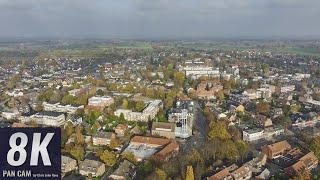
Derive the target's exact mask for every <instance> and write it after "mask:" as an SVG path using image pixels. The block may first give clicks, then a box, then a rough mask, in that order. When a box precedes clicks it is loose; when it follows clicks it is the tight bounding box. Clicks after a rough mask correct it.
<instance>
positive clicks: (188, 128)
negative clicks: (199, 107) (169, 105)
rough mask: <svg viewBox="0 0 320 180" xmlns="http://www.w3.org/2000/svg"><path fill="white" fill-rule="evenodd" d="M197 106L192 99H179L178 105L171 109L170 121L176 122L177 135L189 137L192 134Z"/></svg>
mask: <svg viewBox="0 0 320 180" xmlns="http://www.w3.org/2000/svg"><path fill="white" fill-rule="evenodd" d="M194 115H195V107H194V102H193V101H190V100H178V101H177V103H176V107H175V108H173V109H171V111H170V113H169V117H168V121H169V122H173V123H175V124H176V127H175V136H176V137H180V138H188V137H190V136H192V128H193V123H194Z"/></svg>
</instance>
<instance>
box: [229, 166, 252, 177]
mask: <svg viewBox="0 0 320 180" xmlns="http://www.w3.org/2000/svg"><path fill="white" fill-rule="evenodd" d="M231 174H232V176H233V178H234V179H237V180H245V179H247V180H249V179H251V177H252V171H251V169H250V167H248V166H246V165H243V166H241V167H239V168H238V169H236V170H235V171H233V172H232V173H231Z"/></svg>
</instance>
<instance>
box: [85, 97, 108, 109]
mask: <svg viewBox="0 0 320 180" xmlns="http://www.w3.org/2000/svg"><path fill="white" fill-rule="evenodd" d="M113 103H114V99H113V98H112V97H110V96H102V97H99V96H94V97H91V98H89V99H88V106H93V107H101V108H102V107H103V108H104V107H107V106H110V105H111V104H113Z"/></svg>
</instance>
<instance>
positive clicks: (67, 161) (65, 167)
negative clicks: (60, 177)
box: [61, 156, 78, 173]
mask: <svg viewBox="0 0 320 180" xmlns="http://www.w3.org/2000/svg"><path fill="white" fill-rule="evenodd" d="M77 168H78V167H77V160H75V159H73V158H70V157H68V156H61V172H62V173H67V172H70V171H73V170H76V169H77Z"/></svg>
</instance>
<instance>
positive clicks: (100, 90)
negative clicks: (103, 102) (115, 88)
mask: <svg viewBox="0 0 320 180" xmlns="http://www.w3.org/2000/svg"><path fill="white" fill-rule="evenodd" d="M97 95H99V96H104V95H105V92H104V91H103V90H102V89H98V90H97Z"/></svg>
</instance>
